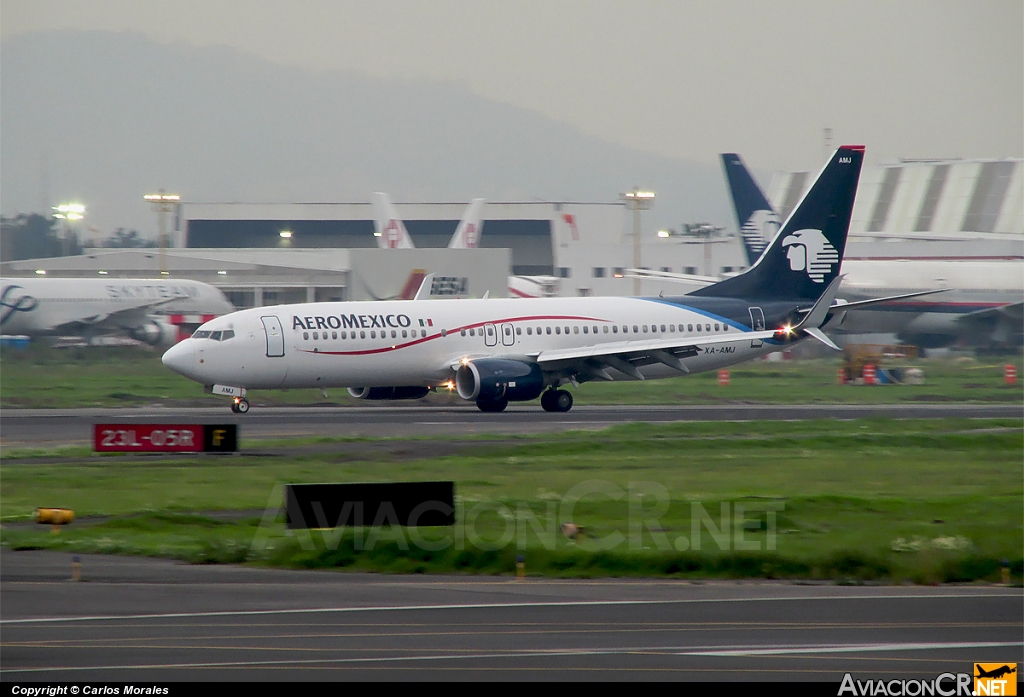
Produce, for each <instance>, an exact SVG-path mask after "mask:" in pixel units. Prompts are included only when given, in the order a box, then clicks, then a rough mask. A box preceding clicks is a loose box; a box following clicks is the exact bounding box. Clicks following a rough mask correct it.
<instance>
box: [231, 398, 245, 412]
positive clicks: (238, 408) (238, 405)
mask: <svg viewBox="0 0 1024 697" xmlns="http://www.w3.org/2000/svg"><path fill="white" fill-rule="evenodd" d="M231 411H233V412H234V413H236V414H246V413H248V412H249V400H248V399H246V398H245V397H235V398H234V399H232V400H231Z"/></svg>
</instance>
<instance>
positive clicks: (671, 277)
mask: <svg viewBox="0 0 1024 697" xmlns="http://www.w3.org/2000/svg"><path fill="white" fill-rule="evenodd" d="M622 275H623V276H624V277H625V278H641V279H645V280H648V281H671V282H673V283H688V284H690V285H697V286H710V285H711V284H712V283H718V282H719V281H720V280H722V279H720V278H714V277H712V276H698V275H696V274H689V273H674V272H671V271H651V270H650V269H626V270H625V271H624V272H623V274H622Z"/></svg>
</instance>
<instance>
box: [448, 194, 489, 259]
mask: <svg viewBox="0 0 1024 697" xmlns="http://www.w3.org/2000/svg"><path fill="white" fill-rule="evenodd" d="M483 210H484V199H482V198H475V199H473V202H472V203H470V204H469V205H468V206H466V212H465V213H463V214H462V220H460V221H459V226H458V227H457V228H455V234H454V235H452V241H451V242H449V243H448V249H475V248H476V247H479V246H480V233H482V232H483V229H484V221H483V220H482V219H481V216H482V215H483Z"/></svg>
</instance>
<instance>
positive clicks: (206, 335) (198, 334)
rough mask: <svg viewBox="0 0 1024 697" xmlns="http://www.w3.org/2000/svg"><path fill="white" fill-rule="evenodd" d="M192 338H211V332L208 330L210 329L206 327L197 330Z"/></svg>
mask: <svg viewBox="0 0 1024 697" xmlns="http://www.w3.org/2000/svg"><path fill="white" fill-rule="evenodd" d="M192 338H193V339H209V338H210V332H208V331H206V330H204V329H200V330H197V331H196V333H195V334H193V335H192Z"/></svg>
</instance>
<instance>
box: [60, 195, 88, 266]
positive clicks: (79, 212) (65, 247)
mask: <svg viewBox="0 0 1024 697" xmlns="http://www.w3.org/2000/svg"><path fill="white" fill-rule="evenodd" d="M53 210H55V211H57V212H56V213H54V214H53V217H54V218H59V219H60V220H61V226H60V229H61V241H60V253H61V256H65V257H66V256H68V254H70V253H71V240H69V239H68V221H69V220H81V219H82V218H84V217H85V206H83V205H82V204H81V203H62V204H60V205H59V206H53Z"/></svg>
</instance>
